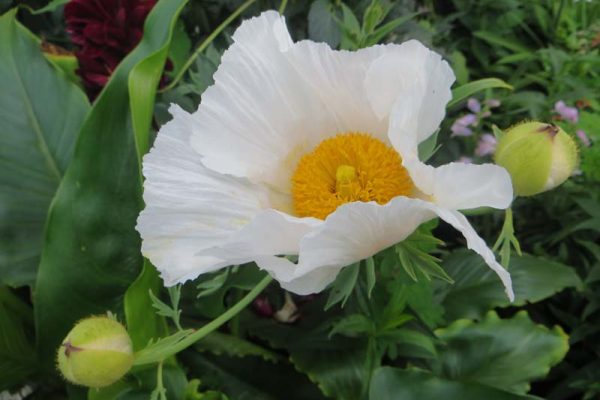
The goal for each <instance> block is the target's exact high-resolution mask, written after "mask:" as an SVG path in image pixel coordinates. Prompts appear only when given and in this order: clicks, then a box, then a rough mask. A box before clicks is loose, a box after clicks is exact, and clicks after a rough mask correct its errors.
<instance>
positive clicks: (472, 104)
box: [467, 97, 481, 113]
mask: <svg viewBox="0 0 600 400" xmlns="http://www.w3.org/2000/svg"><path fill="white" fill-rule="evenodd" d="M467 108H468V109H469V110H470V111H471V112H473V113H478V112H479V111H481V103H479V101H478V100H477V99H476V98H474V97H471V98H469V100H467Z"/></svg>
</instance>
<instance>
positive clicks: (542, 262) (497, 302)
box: [436, 250, 582, 321]
mask: <svg viewBox="0 0 600 400" xmlns="http://www.w3.org/2000/svg"><path fill="white" fill-rule="evenodd" d="M443 267H444V269H445V270H446V272H448V274H450V276H451V277H452V278H454V284H453V285H444V286H443V287H442V286H441V285H440V287H438V289H437V295H436V297H438V298H440V300H441V302H442V304H443V305H444V308H445V309H446V314H445V315H446V319H447V320H449V321H452V320H455V319H458V318H481V317H482V316H483V315H484V314H485V313H486V312H487V311H488V310H490V309H492V308H494V307H506V306H509V305H512V306H521V305H525V304H526V303H528V302H529V303H535V302H538V301H541V300H544V299H546V298H548V297H550V296H552V295H554V294H555V293H558V292H560V291H561V290H563V289H565V288H569V287H575V288H577V287H581V285H582V283H581V280H580V279H579V277H578V275H577V273H576V272H575V270H574V269H573V268H572V267H569V266H567V265H564V264H560V263H557V262H554V261H549V260H546V259H543V258H539V257H534V256H531V255H527V254H524V255H523V256H516V255H515V256H513V257H512V258H511V266H510V274H511V277H512V282H513V289H514V291H515V301H514V303H512V304H511V303H510V302H509V301H508V299H507V298H506V294H505V293H504V288H503V287H502V283H501V282H500V280H499V279H498V276H497V275H496V273H495V272H494V271H492V270H491V269H489V267H487V266H486V265H485V263H484V262H483V260H482V259H481V257H479V256H478V255H477V254H474V253H472V252H470V251H468V250H458V251H455V252H453V254H452V255H451V256H450V257H448V258H447V259H446V260H444V263H443Z"/></svg>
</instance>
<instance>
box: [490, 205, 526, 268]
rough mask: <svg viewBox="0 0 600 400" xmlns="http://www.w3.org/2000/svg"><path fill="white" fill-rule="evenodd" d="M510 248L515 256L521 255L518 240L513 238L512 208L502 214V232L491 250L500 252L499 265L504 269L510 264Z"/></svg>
mask: <svg viewBox="0 0 600 400" xmlns="http://www.w3.org/2000/svg"><path fill="white" fill-rule="evenodd" d="M511 248H514V249H515V250H516V252H517V254H518V255H521V246H520V244H519V240H518V239H517V237H516V236H515V228H514V225H513V213H512V208H507V209H506V211H505V214H504V224H503V225H502V232H500V236H498V240H497V241H496V243H495V244H494V247H493V249H492V250H494V251H496V250H498V249H499V250H500V264H502V266H503V267H504V268H508V266H509V264H510V253H511Z"/></svg>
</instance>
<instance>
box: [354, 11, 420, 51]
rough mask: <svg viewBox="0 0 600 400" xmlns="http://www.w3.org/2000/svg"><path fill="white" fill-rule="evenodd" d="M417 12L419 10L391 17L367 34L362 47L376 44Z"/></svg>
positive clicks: (417, 13)
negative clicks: (391, 18)
mask: <svg viewBox="0 0 600 400" xmlns="http://www.w3.org/2000/svg"><path fill="white" fill-rule="evenodd" d="M419 14H420V12H414V13H410V14H407V15H403V16H402V17H398V18H396V19H393V20H392V21H390V22H388V23H387V24H384V25H382V26H380V27H379V28H377V29H376V30H375V31H373V32H372V33H371V34H369V36H368V37H367V39H366V41H365V43H364V45H363V47H369V46H374V45H376V44H377V43H379V42H380V41H381V40H382V39H384V38H385V37H386V36H387V35H389V34H390V33H392V32H393V31H394V30H395V29H396V28H398V27H399V26H400V25H402V24H404V23H405V22H408V21H410V20H411V19H413V18H414V17H416V16H417V15H419Z"/></svg>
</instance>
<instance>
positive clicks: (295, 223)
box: [199, 209, 323, 282]
mask: <svg viewBox="0 0 600 400" xmlns="http://www.w3.org/2000/svg"><path fill="white" fill-rule="evenodd" d="M322 224H323V221H321V220H319V219H315V218H296V217H293V216H290V215H287V214H285V213H282V212H280V211H277V210H272V209H269V210H264V211H261V212H260V213H259V214H257V215H256V216H255V217H254V218H253V219H252V221H250V223H248V224H247V225H246V226H244V227H243V228H242V229H240V230H239V231H237V232H235V233H233V234H231V235H230V236H229V237H228V238H227V240H225V241H223V242H222V243H219V244H218V245H217V246H215V247H214V248H210V249H206V250H204V251H202V252H200V253H199V255H200V256H212V257H216V258H220V259H228V260H231V263H232V264H244V263H248V262H253V261H254V262H256V263H257V265H258V266H259V267H260V268H262V269H265V270H267V271H269V272H270V273H271V275H272V276H273V277H274V278H275V279H277V280H278V281H282V282H285V281H289V280H291V279H292V278H293V276H294V273H295V264H293V263H291V262H289V261H288V260H287V259H284V258H281V257H275V256H277V255H286V254H298V251H299V249H300V240H301V239H302V238H303V237H304V236H305V235H306V234H308V233H309V232H311V231H312V230H314V229H315V228H316V227H318V226H320V225H322Z"/></svg>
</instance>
